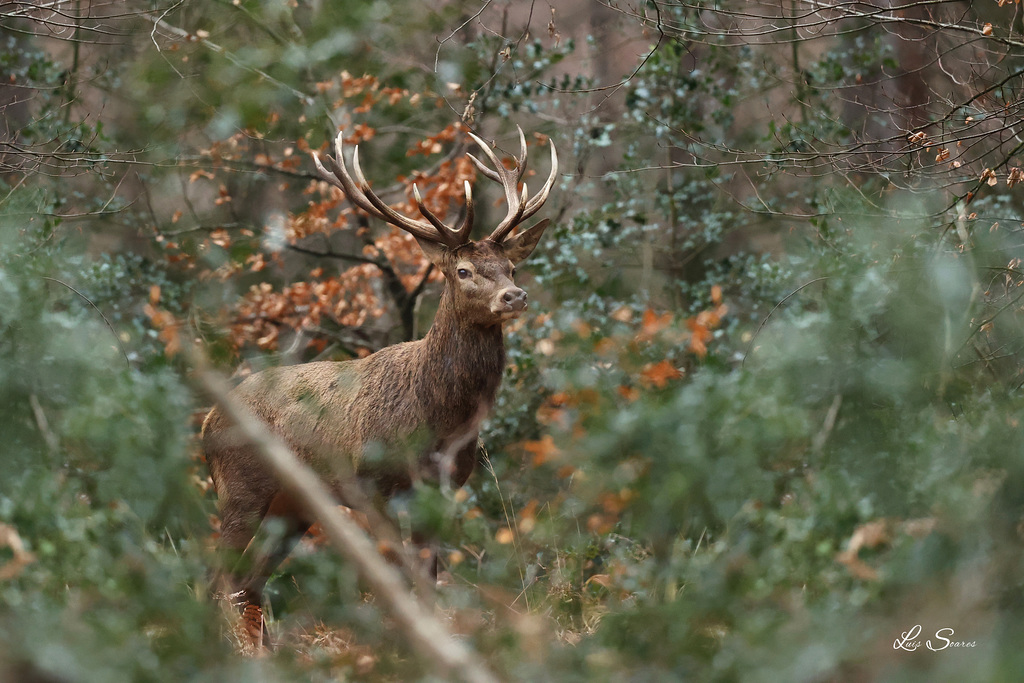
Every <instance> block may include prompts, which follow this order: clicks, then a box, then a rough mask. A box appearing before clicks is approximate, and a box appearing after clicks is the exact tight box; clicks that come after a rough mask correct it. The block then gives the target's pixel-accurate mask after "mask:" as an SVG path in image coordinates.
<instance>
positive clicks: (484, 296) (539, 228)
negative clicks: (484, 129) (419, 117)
mask: <svg viewBox="0 0 1024 683" xmlns="http://www.w3.org/2000/svg"><path fill="white" fill-rule="evenodd" d="M517 130H518V131H519V146H520V152H519V156H517V157H514V167H513V168H511V169H508V168H506V167H505V165H504V164H502V162H501V161H500V160H499V159H498V157H497V156H496V155H495V153H494V152H493V151H492V149H491V148H490V147H489V146H488V145H487V143H485V142H484V141H483V140H481V139H480V138H479V137H477V136H476V135H474V134H473V133H469V137H470V138H471V139H472V140H473V142H475V143H476V144H477V145H478V146H479V147H480V149H481V150H482V151H483V153H484V155H485V156H486V157H487V159H488V161H490V163H491V165H492V167H489V166H487V165H486V164H485V163H484V162H482V161H480V160H479V159H478V158H476V157H475V156H473V155H472V154H467V156H468V157H469V158H470V159H471V160H472V161H473V163H474V164H475V165H476V167H477V168H478V169H479V170H480V172H481V173H482V174H483V175H484V176H485V177H487V178H490V179H491V180H494V181H495V182H497V183H500V184H501V186H502V188H503V189H504V191H505V202H506V204H507V206H508V213H507V214H506V216H505V218H504V219H502V220H501V222H500V223H498V226H497V227H496V228H495V229H494V230H493V231H492V232H491V234H490V235H489V236H488V237H486V238H485V239H483V240H480V241H477V242H473V241H471V240H470V234H471V233H472V232H473V219H474V216H475V211H474V207H473V188H472V186H471V185H470V183H469V181H466V184H465V192H466V213H465V216H464V217H463V219H462V221H461V222H460V223H459V224H457V225H455V226H449V225H447V224H446V223H445V222H444V221H442V220H441V219H440V218H438V217H437V216H436V215H435V214H434V213H433V212H431V211H430V209H428V208H427V207H426V206H425V205H424V204H423V199H422V197H421V196H420V192H419V188H417V187H416V185H413V196H414V197H415V199H416V205H417V207H418V208H419V211H420V214H422V215H423V216H424V217H425V219H426V220H418V219H413V218H409V217H407V216H403V215H402V214H400V213H398V212H397V211H395V210H394V209H392V208H391V207H390V206H388V205H387V203H386V202H384V201H383V200H382V199H381V198H380V197H378V196H377V195H376V194H375V193H374V192H373V190H372V189H370V184H369V183H368V182H367V181H366V177H365V176H364V175H363V172H362V169H361V168H360V166H359V147H358V145H357V146H356V147H355V150H354V151H353V153H352V173H350V172H349V170H348V167H347V165H346V163H345V157H344V150H343V149H342V146H343V141H342V137H343V135H342V133H341V132H339V133H338V136H337V138H335V141H334V156H333V157H331V156H330V155H327V156H326V157H325V159H326V167H325V165H324V162H322V161H321V160H320V157H319V156H318V155H317V154H315V153H314V154H313V161H314V163H315V164H316V168H317V171H318V172H319V174H320V177H321V178H323V179H324V180H326V181H327V182H329V183H331V184H332V185H334V186H335V187H338V188H340V189H341V191H342V192H344V193H345V196H346V197H348V199H349V201H351V202H352V203H353V204H355V205H356V206H357V207H359V208H360V209H362V210H363V211H365V212H367V213H368V214H370V215H372V216H376V217H377V218H380V219H381V220H383V221H385V222H387V223H389V224H391V225H394V226H396V227H399V228H401V229H402V230H405V231H406V232H408V233H410V234H411V235H413V236H414V237H415V238H416V241H417V242H418V243H419V245H420V248H421V249H422V250H423V253H424V254H425V255H426V256H427V258H428V259H429V260H430V261H431V263H433V264H434V265H435V266H436V267H437V268H438V269H439V270H440V271H441V272H442V273H443V274H444V277H445V280H447V282H448V283H449V287H448V290H447V291H446V296H447V297H448V303H449V304H450V305H451V306H452V307H454V309H455V310H457V311H458V312H459V314H460V316H461V319H462V321H463V322H465V323H469V324H474V325H481V326H492V325H498V324H500V323H502V322H504V321H505V320H511V319H513V318H516V317H518V316H519V314H520V313H522V311H523V310H525V309H526V305H527V297H526V292H525V291H523V290H522V289H520V288H519V287H517V286H516V285H515V283H514V282H513V279H512V278H513V275H514V274H515V265H516V264H517V263H519V262H520V261H522V260H523V259H525V258H526V257H527V256H529V255H530V253H531V252H532V251H533V249H534V247H536V246H537V243H538V242H539V241H540V238H541V235H542V234H543V233H544V230H545V229H546V228H547V226H548V223H549V221H548V220H547V219H545V220H542V221H540V222H539V223H537V224H536V225H534V226H532V227H530V228H528V229H526V230H523V231H521V232H519V233H518V234H516V235H514V236H513V235H511V233H512V231H513V230H514V229H515V228H516V227H517V226H518V225H520V224H521V223H522V222H523V221H525V220H527V219H528V218H530V217H531V216H533V214H535V213H537V211H538V210H539V209H540V208H541V206H543V205H544V202H545V201H546V200H547V198H548V194H549V193H550V192H551V188H552V186H553V185H554V183H555V178H556V177H557V174H558V155H557V154H556V152H555V147H554V145H550V147H551V172H550V174H549V175H548V179H547V181H546V182H545V183H544V186H543V187H542V188H541V190H540V192H538V193H537V194H536V195H534V196H533V197H530V195H529V191H528V190H527V188H526V184H525V183H523V186H522V190H521V191H520V189H519V184H520V182H521V181H522V179H523V176H524V175H525V173H526V157H527V148H526V137H525V136H524V135H523V130H522V129H521V128H518V127H517ZM328 169H330V170H328ZM353 175H354V178H353Z"/></svg>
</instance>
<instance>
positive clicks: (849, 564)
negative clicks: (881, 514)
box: [836, 519, 889, 581]
mask: <svg viewBox="0 0 1024 683" xmlns="http://www.w3.org/2000/svg"><path fill="white" fill-rule="evenodd" d="M888 542H889V523H888V522H887V521H886V520H884V519H881V520H875V521H872V522H867V523H865V524H861V525H860V526H858V527H857V528H856V529H854V531H853V535H852V536H850V540H849V541H847V544H846V550H844V551H842V552H841V553H839V554H838V555H836V561H837V562H839V563H840V564H842V565H844V566H845V567H846V569H847V571H849V572H850V574H852V575H853V576H854V577H856V578H858V579H862V580H864V581H877V580H878V570H877V569H875V568H874V567H872V566H871V565H869V564H867V563H866V562H864V561H863V560H861V559H860V550H861V548H875V547H877V546H879V545H882V544H883V543H888Z"/></svg>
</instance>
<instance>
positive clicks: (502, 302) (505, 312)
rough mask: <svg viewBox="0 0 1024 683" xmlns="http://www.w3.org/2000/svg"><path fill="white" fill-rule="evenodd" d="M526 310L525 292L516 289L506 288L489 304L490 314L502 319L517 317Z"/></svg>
mask: <svg viewBox="0 0 1024 683" xmlns="http://www.w3.org/2000/svg"><path fill="white" fill-rule="evenodd" d="M525 310H526V292H525V291H523V290H521V289H519V288H518V287H506V288H505V289H503V290H501V291H500V292H498V293H497V294H496V295H495V297H494V301H493V302H492V303H491V312H492V313H497V314H498V315H500V316H501V317H502V318H506V319H511V318H517V317H519V314H520V313H522V312H523V311H525Z"/></svg>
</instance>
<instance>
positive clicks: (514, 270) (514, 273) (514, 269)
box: [511, 266, 516, 277]
mask: <svg viewBox="0 0 1024 683" xmlns="http://www.w3.org/2000/svg"><path fill="white" fill-rule="evenodd" d="M511 275H512V277H515V276H516V267H515V266H512V272H511Z"/></svg>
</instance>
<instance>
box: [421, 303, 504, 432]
mask: <svg viewBox="0 0 1024 683" xmlns="http://www.w3.org/2000/svg"><path fill="white" fill-rule="evenodd" d="M452 299H453V296H452V293H451V291H450V288H449V287H447V286H446V287H445V289H444V292H442V294H441V302H440V306H439V307H438V309H437V315H436V316H435V317H434V324H433V325H432V326H431V328H430V331H429V332H427V334H426V336H425V337H424V338H423V342H422V343H423V354H424V357H423V360H424V362H423V363H422V364H421V365H420V368H419V371H420V375H421V376H420V380H421V381H419V382H417V386H418V388H419V390H420V392H419V393H420V396H419V399H420V400H421V402H422V405H427V406H431V408H432V411H431V412H433V413H434V414H433V415H431V416H430V422H431V423H432V424H434V425H436V428H435V429H436V431H437V432H438V433H443V432H445V431H447V430H448V429H454V428H457V427H458V426H460V425H462V424H464V423H465V422H466V421H467V420H470V419H472V418H473V416H475V415H477V414H478V413H479V411H480V410H481V406H483V410H484V411H486V410H487V409H488V408H490V406H491V404H493V403H494V396H495V394H496V393H497V391H498V385H499V384H500V383H501V376H502V374H503V373H504V370H505V341H504V337H503V336H502V331H501V323H495V324H493V325H487V326H484V325H472V324H467V323H465V322H464V321H460V320H459V316H458V313H457V312H456V310H455V306H454V302H453V301H452Z"/></svg>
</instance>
